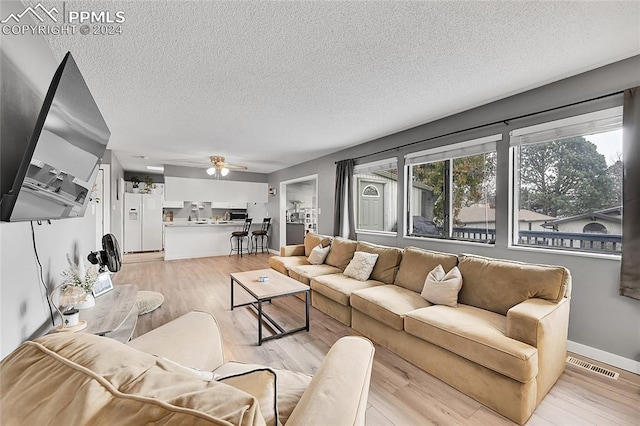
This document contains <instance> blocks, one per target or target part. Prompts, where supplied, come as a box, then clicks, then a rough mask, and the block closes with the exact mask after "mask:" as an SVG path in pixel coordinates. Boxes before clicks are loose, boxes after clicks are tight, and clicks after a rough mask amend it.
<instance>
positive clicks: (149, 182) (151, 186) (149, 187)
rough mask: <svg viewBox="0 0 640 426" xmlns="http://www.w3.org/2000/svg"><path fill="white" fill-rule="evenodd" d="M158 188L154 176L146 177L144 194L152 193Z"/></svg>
mask: <svg viewBox="0 0 640 426" xmlns="http://www.w3.org/2000/svg"><path fill="white" fill-rule="evenodd" d="M155 189H156V184H155V183H153V178H152V177H151V176H149V175H146V176H145V177H144V189H143V190H142V193H143V194H152V193H153V190H155Z"/></svg>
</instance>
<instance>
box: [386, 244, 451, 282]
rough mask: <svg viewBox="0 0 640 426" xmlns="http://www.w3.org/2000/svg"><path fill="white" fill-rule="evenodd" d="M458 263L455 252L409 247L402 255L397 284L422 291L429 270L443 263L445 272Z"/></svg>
mask: <svg viewBox="0 0 640 426" xmlns="http://www.w3.org/2000/svg"><path fill="white" fill-rule="evenodd" d="M457 264H458V257H457V256H456V255H454V254H448V253H440V252H437V251H429V250H423V249H419V248H416V247H407V248H406V249H405V250H404V254H403V255H402V262H400V269H399V270H398V275H396V280H395V285H399V286H400V287H404V288H407V289H409V290H412V291H415V292H416V293H420V292H421V291H422V288H423V287H424V281H425V279H426V278H427V274H428V273H429V271H431V270H433V268H435V267H436V266H438V265H442V267H443V268H444V270H445V272H449V270H451V268H453V267H454V266H456V265H457Z"/></svg>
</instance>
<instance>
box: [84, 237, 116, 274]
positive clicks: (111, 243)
mask: <svg viewBox="0 0 640 426" xmlns="http://www.w3.org/2000/svg"><path fill="white" fill-rule="evenodd" d="M87 260H89V262H91V263H92V264H93V265H100V272H104V271H105V267H106V268H107V269H109V270H110V271H111V272H118V271H119V270H120V268H121V267H122V257H121V255H120V246H119V245H118V240H116V237H115V235H113V234H106V235H104V236H103V237H102V250H100V251H92V252H91V253H89V256H87Z"/></svg>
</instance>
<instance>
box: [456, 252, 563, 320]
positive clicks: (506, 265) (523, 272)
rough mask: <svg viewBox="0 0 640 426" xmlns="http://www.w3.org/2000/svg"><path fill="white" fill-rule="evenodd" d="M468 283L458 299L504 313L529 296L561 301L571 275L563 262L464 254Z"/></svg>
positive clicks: (464, 274) (462, 262) (462, 264)
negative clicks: (513, 259) (523, 261)
mask: <svg viewBox="0 0 640 426" xmlns="http://www.w3.org/2000/svg"><path fill="white" fill-rule="evenodd" d="M458 268H459V269H460V272H461V273H462V278H463V280H464V285H463V286H462V290H460V294H459V295H458V301H459V302H460V303H464V304H465V305H471V306H475V307H477V308H482V309H488V310H490V311H492V312H496V313H498V314H501V315H506V314H507V311H508V310H509V309H510V308H512V307H514V306H515V305H517V304H518V303H521V302H524V301H525V300H527V299H532V298H537V299H545V300H549V301H550V302H554V303H557V302H559V301H560V300H561V299H562V298H563V297H564V296H565V293H566V291H567V288H568V286H569V281H570V279H571V277H570V274H569V271H568V270H567V269H566V268H563V267H562V266H548V265H535V264H528V263H522V262H515V261H511V260H500V259H491V258H488V257H481V256H475V255H462V256H460V264H459V266H458Z"/></svg>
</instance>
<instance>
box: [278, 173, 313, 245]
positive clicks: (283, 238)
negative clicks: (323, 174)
mask: <svg viewBox="0 0 640 426" xmlns="http://www.w3.org/2000/svg"><path fill="white" fill-rule="evenodd" d="M319 213H320V212H319V209H318V175H309V176H304V177H300V178H296V179H291V180H287V181H283V182H280V224H281V226H280V245H281V246H284V245H290V244H302V242H303V240H304V235H305V234H306V233H307V232H310V231H311V232H316V233H317V232H318V214H319Z"/></svg>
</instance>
